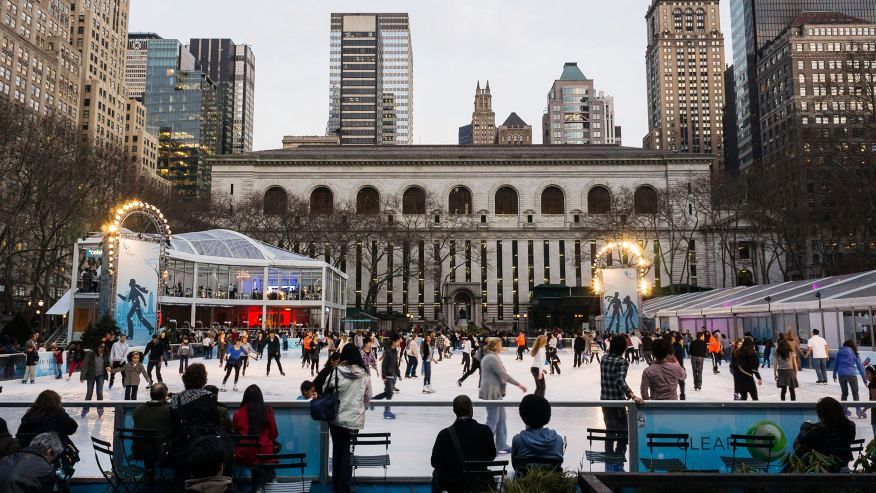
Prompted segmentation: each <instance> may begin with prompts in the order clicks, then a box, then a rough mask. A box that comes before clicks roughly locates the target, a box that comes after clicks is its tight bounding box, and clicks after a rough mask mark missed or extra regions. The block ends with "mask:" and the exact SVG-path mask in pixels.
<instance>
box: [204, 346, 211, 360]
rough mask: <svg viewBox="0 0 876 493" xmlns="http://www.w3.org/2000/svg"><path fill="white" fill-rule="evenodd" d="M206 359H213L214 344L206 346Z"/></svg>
mask: <svg viewBox="0 0 876 493" xmlns="http://www.w3.org/2000/svg"><path fill="white" fill-rule="evenodd" d="M204 359H213V346H212V345H210V346H204Z"/></svg>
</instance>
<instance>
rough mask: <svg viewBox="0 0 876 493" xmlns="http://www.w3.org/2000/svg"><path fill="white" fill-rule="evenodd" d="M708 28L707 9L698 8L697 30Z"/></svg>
mask: <svg viewBox="0 0 876 493" xmlns="http://www.w3.org/2000/svg"><path fill="white" fill-rule="evenodd" d="M705 30H706V11H705V10H703V9H697V31H705Z"/></svg>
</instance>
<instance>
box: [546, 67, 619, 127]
mask: <svg viewBox="0 0 876 493" xmlns="http://www.w3.org/2000/svg"><path fill="white" fill-rule="evenodd" d="M609 127H610V130H609ZM541 131H542V143H543V144H607V143H612V144H613V143H614V133H615V127H614V98H612V97H611V96H606V95H605V93H604V92H599V94H597V93H596V90H595V89H594V83H593V79H588V78H587V77H586V76H585V75H584V73H583V72H581V69H579V68H578V64H577V63H575V62H566V63H565V64H564V65H563V73H562V74H560V78H559V79H557V80H555V81H554V83H553V85H552V86H551V90H550V91H548V95H547V109H546V110H545V112H544V115H542V118H541Z"/></svg>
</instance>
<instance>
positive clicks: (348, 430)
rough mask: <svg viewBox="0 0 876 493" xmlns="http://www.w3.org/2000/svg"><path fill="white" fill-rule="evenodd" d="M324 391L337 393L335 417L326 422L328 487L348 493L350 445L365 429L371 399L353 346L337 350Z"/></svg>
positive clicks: (364, 374) (350, 466)
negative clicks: (329, 467) (329, 468)
mask: <svg viewBox="0 0 876 493" xmlns="http://www.w3.org/2000/svg"><path fill="white" fill-rule="evenodd" d="M325 388H327V389H329V390H330V391H333V392H337V394H338V401H339V406H338V415H337V417H336V418H335V419H334V420H333V421H331V422H329V432H330V433H331V437H332V486H333V487H334V490H335V492H336V493H349V492H350V491H352V490H351V488H352V485H353V463H352V456H351V454H350V442H351V440H352V437H353V434H355V433H356V432H358V430H361V429H362V428H364V427H365V406H366V405H367V404H368V402H369V401H370V400H371V379H370V378H369V377H368V374H367V373H366V372H365V363H364V362H363V361H362V354H361V353H360V352H359V349H358V348H357V347H356V345H355V344H347V345H345V346H344V348H343V349H342V350H341V362H340V364H338V366H337V367H336V368H335V369H334V370H332V372H331V374H330V375H329V376H328V378H327V379H326V382H325Z"/></svg>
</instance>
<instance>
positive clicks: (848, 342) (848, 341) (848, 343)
mask: <svg viewBox="0 0 876 493" xmlns="http://www.w3.org/2000/svg"><path fill="white" fill-rule="evenodd" d="M843 346H845V347H847V348H851V350H852V352H853V353H855V356H857V355H858V345H857V344H855V341H853V340H851V339H846V342H844V343H843Z"/></svg>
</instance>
